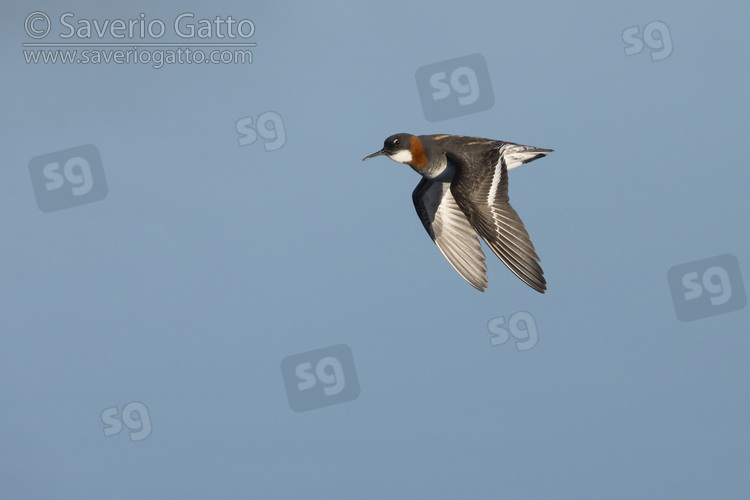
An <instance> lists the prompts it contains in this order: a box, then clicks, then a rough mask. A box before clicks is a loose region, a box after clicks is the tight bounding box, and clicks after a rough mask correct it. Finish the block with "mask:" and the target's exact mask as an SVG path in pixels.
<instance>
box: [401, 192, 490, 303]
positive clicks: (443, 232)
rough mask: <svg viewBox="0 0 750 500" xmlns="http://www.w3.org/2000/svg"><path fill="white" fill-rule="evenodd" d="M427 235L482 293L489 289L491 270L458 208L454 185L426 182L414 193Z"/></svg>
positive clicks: (415, 206)
mask: <svg viewBox="0 0 750 500" xmlns="http://www.w3.org/2000/svg"><path fill="white" fill-rule="evenodd" d="M412 200H413V201H414V208H416V209H417V215H419V218H420V220H421V221H422V224H423V225H424V228H425V229H426V230H427V234H429V235H430V238H432V241H434V242H435V244H436V245H437V247H438V248H439V249H440V251H441V252H442V253H443V255H444V256H445V258H446V259H448V262H450V263H451V265H452V266H453V269H455V270H456V271H458V274H460V275H461V277H463V279H465V280H466V281H468V282H469V284H470V285H471V286H473V287H474V288H476V289H477V290H480V291H482V292H483V291H485V290H486V289H487V266H485V264H484V259H485V257H484V253H483V252H482V247H481V245H480V243H479V236H477V233H476V231H474V229H473V228H472V227H471V224H469V221H468V220H467V219H466V216H465V215H464V213H463V211H462V210H461V209H460V208H459V206H458V204H456V200H454V199H453V195H452V194H451V190H450V183H448V182H439V181H433V180H430V179H427V178H424V177H423V178H422V181H421V182H420V183H419V184H417V187H416V189H415V190H414V192H413V193H412Z"/></svg>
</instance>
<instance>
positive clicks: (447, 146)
mask: <svg viewBox="0 0 750 500" xmlns="http://www.w3.org/2000/svg"><path fill="white" fill-rule="evenodd" d="M551 152H552V150H551V149H543V148H536V147H533V146H522V145H520V144H515V143H512V142H504V141H495V140H492V139H483V138H481V137H466V136H460V135H420V136H415V135H411V134H395V135H392V136H390V137H388V138H387V139H386V140H385V142H384V144H383V149H381V150H380V151H377V152H375V153H373V154H371V155H369V156H366V157H365V158H363V159H362V161H364V160H369V159H370V158H373V157H375V156H381V155H384V156H387V157H388V158H390V159H391V160H394V161H397V162H399V163H405V164H406V165H409V166H410V167H411V168H412V169H414V170H415V171H416V172H417V173H419V174H421V175H422V180H421V181H419V184H417V187H416V189H414V192H413V193H412V200H413V201H414V207H415V208H416V209H417V214H418V215H419V219H420V220H421V221H422V224H423V225H424V228H425V229H426V230H427V233H428V234H429V235H430V238H432V241H434V242H435V244H436V245H437V247H438V248H439V249H440V251H441V252H442V253H443V255H444V256H445V258H446V259H448V262H450V264H451V265H452V266H453V268H454V269H455V270H456V271H457V272H458V274H460V275H461V277H463V279H465V280H466V281H467V282H469V284H470V285H471V286H473V287H474V288H476V289H477V290H480V291H482V292H484V291H485V290H487V267H486V265H485V262H484V261H485V256H484V253H483V252H482V247H481V245H480V243H479V236H481V237H482V239H483V240H484V241H485V243H487V246H489V247H490V249H491V250H492V251H493V253H494V254H495V255H497V257H498V258H499V259H500V260H501V261H503V263H504V264H505V265H506V266H508V269H510V270H511V271H512V272H513V274H515V275H516V276H518V277H519V278H520V279H521V281H523V282H524V283H526V284H527V285H529V286H530V287H531V288H533V289H534V290H536V291H537V292H540V293H544V291H545V290H546V289H547V281H546V280H545V279H544V272H543V271H542V268H541V267H540V266H539V257H538V256H537V254H536V250H535V249H534V245H533V244H532V243H531V239H530V238H529V234H528V233H527V232H526V228H525V227H524V225H523V222H521V218H520V217H519V216H518V214H517V213H516V211H515V210H514V209H513V207H511V206H510V203H509V198H508V170H510V169H512V168H515V167H517V166H519V165H523V164H524V163H528V162H530V161H533V160H536V159H537V158H541V157H543V156H546V155H547V153H551Z"/></svg>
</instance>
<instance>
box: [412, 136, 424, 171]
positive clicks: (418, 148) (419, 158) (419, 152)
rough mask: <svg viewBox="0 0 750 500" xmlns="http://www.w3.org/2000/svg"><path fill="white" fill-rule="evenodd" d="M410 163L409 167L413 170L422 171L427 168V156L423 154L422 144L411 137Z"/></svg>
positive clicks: (414, 137)
mask: <svg viewBox="0 0 750 500" xmlns="http://www.w3.org/2000/svg"><path fill="white" fill-rule="evenodd" d="M410 149H411V161H410V162H409V165H410V166H411V167H414V168H420V169H423V168H425V167H426V166H427V156H426V155H425V154H424V148H423V147H422V143H421V142H419V139H417V137H416V136H411V148H410Z"/></svg>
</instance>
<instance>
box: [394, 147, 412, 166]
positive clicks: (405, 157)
mask: <svg viewBox="0 0 750 500" xmlns="http://www.w3.org/2000/svg"><path fill="white" fill-rule="evenodd" d="M390 158H391V160H393V161H397V162H399V163H409V162H410V161H411V151H409V150H408V149H402V150H401V151H399V152H398V153H396V154H394V155H391V156H390Z"/></svg>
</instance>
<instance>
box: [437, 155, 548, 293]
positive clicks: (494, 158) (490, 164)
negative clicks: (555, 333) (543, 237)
mask: <svg viewBox="0 0 750 500" xmlns="http://www.w3.org/2000/svg"><path fill="white" fill-rule="evenodd" d="M550 151H551V150H549V149H540V148H533V147H530V146H520V145H518V144H510V143H508V144H504V145H502V146H501V147H499V148H497V149H493V150H490V151H488V152H486V153H485V156H484V157H483V158H468V157H466V156H465V155H455V157H451V156H450V155H449V159H450V161H452V162H454V163H455V164H456V167H457V168H456V176H455V177H454V178H453V182H452V184H451V192H452V193H453V196H454V198H455V200H456V202H457V203H458V206H459V207H460V208H461V210H463V212H464V214H466V217H467V218H468V220H469V222H470V223H471V225H472V227H474V229H476V231H477V232H478V233H479V235H480V236H481V237H482V239H484V241H485V242H486V243H487V245H488V246H489V247H490V248H491V249H492V251H493V252H494V253H495V255H497V257H498V258H499V259H500V260H501V261H503V263H504V264H505V265H506V266H508V268H509V269H510V270H511V271H513V273H514V274H515V275H516V276H518V277H519V278H520V279H521V280H522V281H523V282H524V283H526V284H527V285H529V286H530V287H531V288H533V289H534V290H536V291H538V292H540V293H544V291H545V290H546V289H547V282H546V280H545V279H544V272H543V271H542V268H541V267H540V266H539V257H538V256H537V254H536V250H535V249H534V245H533V244H532V243H531V239H530V238H529V234H528V233H527V232H526V228H525V227H524V225H523V222H522V221H521V218H520V217H519V216H518V214H517V213H516V211H515V210H514V209H513V207H511V206H510V203H509V198H508V168H509V167H508V165H509V164H510V165H512V166H513V167H516V166H518V165H521V164H523V163H527V162H529V161H532V160H535V159H537V158H541V157H543V156H545V155H546V154H547V153H549V152H550Z"/></svg>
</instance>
